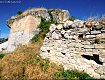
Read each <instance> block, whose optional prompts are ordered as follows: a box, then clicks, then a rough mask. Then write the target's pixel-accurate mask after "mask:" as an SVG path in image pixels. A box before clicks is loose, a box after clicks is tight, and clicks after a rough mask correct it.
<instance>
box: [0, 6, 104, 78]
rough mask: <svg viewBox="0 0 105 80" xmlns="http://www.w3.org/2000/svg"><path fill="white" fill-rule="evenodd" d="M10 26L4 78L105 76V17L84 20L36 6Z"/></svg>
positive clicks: (3, 48)
mask: <svg viewBox="0 0 105 80" xmlns="http://www.w3.org/2000/svg"><path fill="white" fill-rule="evenodd" d="M7 25H8V27H9V28H10V34H9V38H8V41H7V42H5V43H3V44H1V45H0V46H1V47H0V48H1V52H5V53H7V54H5V55H4V54H2V55H1V58H2V59H1V60H0V78H1V79H57V78H58V79H62V78H63V79H93V78H97V79H100V78H105V50H104V49H105V17H102V18H101V19H100V20H95V19H93V18H91V19H89V20H87V21H83V20H79V19H75V18H73V17H71V16H70V13H69V11H68V10H62V9H49V10H48V9H45V8H33V9H30V10H26V11H24V12H18V14H17V15H16V16H12V17H11V18H10V19H8V20H7ZM4 66H5V67H4ZM92 77H93V78H92Z"/></svg>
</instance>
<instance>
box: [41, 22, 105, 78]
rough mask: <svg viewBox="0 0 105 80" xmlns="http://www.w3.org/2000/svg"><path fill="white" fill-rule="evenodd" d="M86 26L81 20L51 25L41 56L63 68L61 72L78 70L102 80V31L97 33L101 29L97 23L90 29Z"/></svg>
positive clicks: (104, 54) (104, 49)
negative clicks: (63, 70)
mask: <svg viewBox="0 0 105 80" xmlns="http://www.w3.org/2000/svg"><path fill="white" fill-rule="evenodd" d="M98 23H99V22H98ZM87 24H89V22H86V21H81V20H75V21H66V22H65V23H64V24H58V25H55V24H52V25H51V26H50V32H49V33H47V34H46V37H45V39H44V43H43V46H42V47H41V49H40V55H41V56H42V57H43V58H48V59H50V60H51V61H53V62H55V63H57V64H62V65H63V67H64V69H77V70H80V71H84V72H86V73H88V74H89V75H90V76H92V77H95V78H105V37H104V36H105V29H104V27H102V28H101V29H99V30H97V29H96V28H97V27H98V26H100V25H102V24H100V23H99V24H97V25H96V23H94V24H93V25H92V26H90V27H89V25H87ZM102 26H105V25H102Z"/></svg>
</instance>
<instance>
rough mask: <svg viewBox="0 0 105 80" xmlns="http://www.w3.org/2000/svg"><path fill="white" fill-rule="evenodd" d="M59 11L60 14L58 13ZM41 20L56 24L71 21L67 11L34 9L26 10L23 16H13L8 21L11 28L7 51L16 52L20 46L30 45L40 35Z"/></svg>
mask: <svg viewBox="0 0 105 80" xmlns="http://www.w3.org/2000/svg"><path fill="white" fill-rule="evenodd" d="M58 11H59V12H58ZM41 18H44V19H45V20H46V21H50V20H51V18H52V20H53V21H54V22H55V23H61V22H64V21H66V20H68V19H69V13H68V11H67V10H53V11H52V10H47V9H45V8H33V9H30V10H26V11H25V12H23V13H22V14H21V15H16V16H12V17H11V19H8V20H7V25H8V26H9V27H10V34H9V40H8V46H7V51H14V49H15V48H17V47H18V46H19V45H20V44H22V45H23V44H28V42H29V41H30V39H32V37H33V36H34V35H36V34H38V33H39V31H40V30H39V28H38V25H39V24H40V22H41Z"/></svg>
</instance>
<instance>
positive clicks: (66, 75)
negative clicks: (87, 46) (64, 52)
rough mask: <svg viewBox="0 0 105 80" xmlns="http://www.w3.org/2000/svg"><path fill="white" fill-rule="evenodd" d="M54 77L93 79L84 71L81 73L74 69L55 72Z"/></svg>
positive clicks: (81, 79) (80, 79)
mask: <svg viewBox="0 0 105 80" xmlns="http://www.w3.org/2000/svg"><path fill="white" fill-rule="evenodd" d="M53 78H54V79H79V80H85V79H93V78H92V77H90V76H89V75H88V74H86V73H82V72H79V71H76V70H66V71H65V70H64V69H62V70H61V71H59V72H57V73H55V74H54V77H53Z"/></svg>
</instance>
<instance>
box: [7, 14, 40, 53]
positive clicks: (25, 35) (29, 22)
mask: <svg viewBox="0 0 105 80" xmlns="http://www.w3.org/2000/svg"><path fill="white" fill-rule="evenodd" d="M40 21H41V20H40V19H39V18H35V17H32V16H30V15H29V16H27V17H25V18H22V19H20V20H19V21H14V23H13V25H12V26H11V30H10V34H9V40H8V46H7V51H13V50H14V49H15V48H17V47H18V46H19V45H20V44H28V42H29V41H30V39H31V38H32V37H33V36H34V35H35V34H38V33H39V29H38V28H37V27H38V25H39V24H40Z"/></svg>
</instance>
